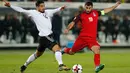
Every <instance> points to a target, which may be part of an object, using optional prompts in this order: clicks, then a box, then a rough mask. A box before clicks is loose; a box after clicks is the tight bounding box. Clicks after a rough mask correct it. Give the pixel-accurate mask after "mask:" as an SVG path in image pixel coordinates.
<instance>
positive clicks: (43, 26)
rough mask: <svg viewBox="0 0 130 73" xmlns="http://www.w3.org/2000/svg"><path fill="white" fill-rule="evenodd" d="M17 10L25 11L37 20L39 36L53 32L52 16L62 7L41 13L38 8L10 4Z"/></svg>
mask: <svg viewBox="0 0 130 73" xmlns="http://www.w3.org/2000/svg"><path fill="white" fill-rule="evenodd" d="M10 7H11V8H12V9H14V10H15V11H18V12H21V13H24V14H26V15H28V16H30V17H31V19H32V20H33V21H34V22H35V24H36V27H37V29H38V31H39V36H48V35H50V34H51V33H52V24H51V17H52V16H53V14H54V13H56V12H58V11H60V9H61V7H59V8H57V9H49V10H45V12H44V13H41V12H39V11H37V10H25V9H23V8H21V7H16V6H12V5H11V6H10Z"/></svg>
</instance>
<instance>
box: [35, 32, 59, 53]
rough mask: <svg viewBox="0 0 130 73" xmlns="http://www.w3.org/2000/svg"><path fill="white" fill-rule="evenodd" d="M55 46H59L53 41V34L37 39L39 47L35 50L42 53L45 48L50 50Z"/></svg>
mask: <svg viewBox="0 0 130 73" xmlns="http://www.w3.org/2000/svg"><path fill="white" fill-rule="evenodd" d="M55 45H59V44H58V43H57V42H56V41H55V40H54V39H53V34H51V35H48V36H43V37H40V38H39V46H38V48H37V50H38V51H39V52H44V51H45V49H46V48H48V49H50V50H52V48H53V47H54V46H55ZM59 46H60V45H59Z"/></svg>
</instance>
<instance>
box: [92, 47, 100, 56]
mask: <svg viewBox="0 0 130 73" xmlns="http://www.w3.org/2000/svg"><path fill="white" fill-rule="evenodd" d="M92 51H93V52H94V54H99V53H100V47H98V46H95V47H93V48H92Z"/></svg>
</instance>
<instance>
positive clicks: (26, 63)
mask: <svg viewBox="0 0 130 73" xmlns="http://www.w3.org/2000/svg"><path fill="white" fill-rule="evenodd" d="M42 54H43V52H40V51H38V50H37V51H36V52H35V53H33V54H32V55H31V56H30V57H29V58H28V59H27V61H26V62H25V63H24V65H23V66H21V68H20V72H21V73H24V71H25V70H26V68H27V66H28V65H29V64H30V63H31V62H33V61H34V60H35V59H37V58H38V57H40V56H41V55H42Z"/></svg>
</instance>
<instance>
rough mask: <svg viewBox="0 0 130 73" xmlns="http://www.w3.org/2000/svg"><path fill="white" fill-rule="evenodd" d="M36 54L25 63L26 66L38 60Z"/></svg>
mask: <svg viewBox="0 0 130 73" xmlns="http://www.w3.org/2000/svg"><path fill="white" fill-rule="evenodd" d="M36 58H37V57H36V53H34V54H32V55H31V56H30V57H29V58H28V59H27V61H26V62H25V63H24V66H26V67H27V66H28V65H29V64H30V63H31V62H32V61H34V60H35V59H36Z"/></svg>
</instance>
